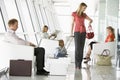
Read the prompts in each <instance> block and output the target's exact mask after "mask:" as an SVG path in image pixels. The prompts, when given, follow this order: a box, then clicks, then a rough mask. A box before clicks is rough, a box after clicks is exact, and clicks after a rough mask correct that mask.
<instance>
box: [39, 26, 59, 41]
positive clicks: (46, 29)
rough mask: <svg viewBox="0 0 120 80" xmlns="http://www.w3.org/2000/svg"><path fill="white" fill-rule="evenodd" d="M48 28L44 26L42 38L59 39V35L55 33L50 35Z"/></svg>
mask: <svg viewBox="0 0 120 80" xmlns="http://www.w3.org/2000/svg"><path fill="white" fill-rule="evenodd" d="M47 32H48V26H46V25H44V27H43V31H42V33H41V38H43V39H51V38H52V37H53V38H52V39H55V38H56V37H57V35H56V34H55V33H52V34H51V35H49V34H48V33H47Z"/></svg>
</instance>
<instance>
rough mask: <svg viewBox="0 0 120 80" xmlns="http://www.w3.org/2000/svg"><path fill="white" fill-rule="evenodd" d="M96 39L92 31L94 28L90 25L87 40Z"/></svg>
mask: <svg viewBox="0 0 120 80" xmlns="http://www.w3.org/2000/svg"><path fill="white" fill-rule="evenodd" d="M93 37H94V32H93V29H92V26H91V25H89V26H88V30H87V32H86V38H87V39H92V38H93Z"/></svg>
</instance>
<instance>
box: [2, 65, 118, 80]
mask: <svg viewBox="0 0 120 80" xmlns="http://www.w3.org/2000/svg"><path fill="white" fill-rule="evenodd" d="M0 80H120V71H116V69H115V68H114V67H112V66H96V65H94V66H93V65H87V64H83V68H82V69H80V70H75V69H74V63H72V64H71V65H70V66H69V68H68V73H67V75H66V76H38V75H32V76H31V77H18V76H8V75H7V76H2V77H1V79H0Z"/></svg>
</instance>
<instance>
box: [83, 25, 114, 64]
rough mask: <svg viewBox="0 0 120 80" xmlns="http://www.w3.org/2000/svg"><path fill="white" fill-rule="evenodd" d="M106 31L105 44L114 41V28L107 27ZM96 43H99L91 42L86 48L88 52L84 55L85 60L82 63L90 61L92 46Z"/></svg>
mask: <svg viewBox="0 0 120 80" xmlns="http://www.w3.org/2000/svg"><path fill="white" fill-rule="evenodd" d="M106 30H107V37H106V39H105V42H112V41H114V39H115V33H114V28H112V27H111V26H108V27H107V28H106ZM96 43H99V42H96V41H92V42H91V43H90V44H89V46H88V51H87V54H86V57H85V58H83V59H85V61H84V63H87V62H88V61H90V60H91V59H90V55H91V50H92V48H93V44H96Z"/></svg>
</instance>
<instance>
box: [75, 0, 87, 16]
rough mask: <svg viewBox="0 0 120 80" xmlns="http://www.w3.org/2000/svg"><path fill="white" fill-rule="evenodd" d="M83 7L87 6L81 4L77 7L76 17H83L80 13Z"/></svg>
mask: <svg viewBox="0 0 120 80" xmlns="http://www.w3.org/2000/svg"><path fill="white" fill-rule="evenodd" d="M83 6H86V7H87V5H86V4H85V3H83V2H82V3H81V4H80V5H79V7H78V9H77V10H76V12H77V15H79V16H83V12H81V9H82V7H83Z"/></svg>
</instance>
